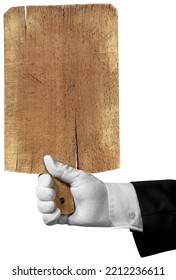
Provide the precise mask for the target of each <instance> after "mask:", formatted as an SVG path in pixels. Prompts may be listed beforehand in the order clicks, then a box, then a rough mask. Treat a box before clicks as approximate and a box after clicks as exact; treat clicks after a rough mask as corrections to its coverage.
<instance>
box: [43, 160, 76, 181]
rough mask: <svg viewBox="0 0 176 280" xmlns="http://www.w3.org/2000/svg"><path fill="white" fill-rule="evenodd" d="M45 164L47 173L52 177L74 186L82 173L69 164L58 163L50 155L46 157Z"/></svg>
mask: <svg viewBox="0 0 176 280" xmlns="http://www.w3.org/2000/svg"><path fill="white" fill-rule="evenodd" d="M44 163H45V166H46V169H47V171H48V172H49V173H50V174H51V175H52V176H54V177H56V178H58V179H60V180H61V181H63V182H65V183H68V184H72V183H73V182H74V181H75V179H76V178H77V176H78V175H79V174H80V172H81V171H80V170H77V169H75V168H73V167H71V166H69V165H67V164H63V163H62V162H59V161H56V160H55V159H53V158H52V156H50V155H46V156H44Z"/></svg>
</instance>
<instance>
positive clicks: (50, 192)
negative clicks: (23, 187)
mask: <svg viewBox="0 0 176 280" xmlns="http://www.w3.org/2000/svg"><path fill="white" fill-rule="evenodd" d="M36 196H37V198H38V199H39V200H41V201H53V200H54V199H55V197H56V192H55V190H54V189H49V188H45V187H40V186H38V187H37V189H36Z"/></svg>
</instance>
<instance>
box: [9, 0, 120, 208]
mask: <svg viewBox="0 0 176 280" xmlns="http://www.w3.org/2000/svg"><path fill="white" fill-rule="evenodd" d="M4 38H5V40H4V41H5V169H6V170H9V171H17V172H26V173H43V172H46V171H45V168H44V165H43V156H44V155H46V154H51V155H52V156H53V157H54V158H55V159H58V160H60V161H62V162H64V163H66V164H69V165H71V166H73V167H76V168H79V169H83V170H86V171H89V172H93V173H94V172H100V171H105V170H111V169H115V168H118V167H119V158H120V156H119V119H118V117H119V112H118V108H119V102H118V30H117V11H116V9H115V8H114V7H113V6H112V5H104V4H103V5H97V4H94V5H66V6H30V7H26V8H25V7H15V8H12V9H10V10H8V11H7V13H6V14H5V15H4ZM60 191H61V193H62V196H63V195H64V197H65V198H66V199H65V200H66V201H67V202H66V203H65V204H64V205H60V204H59V206H62V208H63V213H69V212H71V211H73V203H72V202H71V195H70V192H69V189H68V188H67V187H66V186H61V187H60ZM57 201H58V203H60V202H59V201H60V198H59V196H58V198H57Z"/></svg>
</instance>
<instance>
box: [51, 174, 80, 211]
mask: <svg viewBox="0 0 176 280" xmlns="http://www.w3.org/2000/svg"><path fill="white" fill-rule="evenodd" d="M53 179H54V184H53V188H54V190H55V192H56V198H55V203H56V207H57V208H59V209H60V210H61V214H62V215H69V214H72V213H73V212H74V210H75V205H74V200H73V196H72V194H71V190H70V186H69V185H68V184H66V183H64V182H62V181H60V180H59V179H58V178H55V177H54V178H53Z"/></svg>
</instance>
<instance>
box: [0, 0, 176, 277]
mask: <svg viewBox="0 0 176 280" xmlns="http://www.w3.org/2000/svg"><path fill="white" fill-rule="evenodd" d="M3 2H4V3H3ZM81 3H106V1H103V0H101V1H98V0H97V1H96V2H95V1H91V2H90V1H88V0H87V1H76V0H74V1H72V0H70V1H54V0H53V1H44V0H43V1H39V0H35V1H33V0H31V1H8V0H6V1H1V4H0V6H1V7H0V8H1V9H0V20H1V25H0V32H1V34H0V44H1V45H0V55H1V75H0V79H1V81H0V87H1V88H0V93H1V94H0V106H1V107H0V114H1V115H0V125H1V132H0V136H1V145H0V149H1V150H0V154H1V160H0V168H1V169H0V172H1V188H0V197H1V199H0V215H1V219H0V242H1V244H0V255H1V258H0V278H1V279H4V280H5V279H8V280H11V279H19V280H20V279H23V277H20V276H16V277H15V276H12V275H11V270H12V268H16V266H17V265H19V266H20V267H24V268H26V267H30V266H36V267H38V268H49V267H52V266H55V267H58V268H59V267H61V268H64V267H66V266H67V265H70V266H71V267H72V268H79V267H80V268H91V267H92V268H97V269H98V270H99V269H102V270H103V268H105V267H106V266H135V267H136V266H141V267H143V266H147V267H150V266H153V267H155V266H158V267H161V266H163V267H164V269H165V273H166V276H165V277H164V276H158V277H157V276H155V277H156V278H155V279H169V280H172V279H174V280H175V278H176V267H175V261H176V251H171V252H166V253H162V254H159V255H155V256H150V257H147V258H140V256H139V254H138V252H137V249H136V246H135V243H134V240H133V237H132V234H131V233H130V232H129V231H128V230H117V229H103V228H80V227H69V226H59V225H58V226H53V227H47V226H45V225H44V224H43V222H42V217H41V215H40V213H39V212H38V210H37V207H36V196H35V189H36V185H37V175H26V174H18V173H9V172H4V171H3V84H4V82H3V13H4V12H5V11H6V10H8V8H10V7H12V6H20V5H48V4H50V5H56V4H81ZM111 3H112V4H114V5H115V6H116V7H117V8H118V12H119V62H120V137H121V168H120V169H119V170H115V171H110V172H105V173H104V174H97V177H99V178H101V179H103V180H105V181H107V182H108V181H109V182H110V181H111V182H113V181H114V182H129V181H131V180H149V179H167V178H168V179H176V125H175V121H176V109H175V108H176V98H175V96H176V40H175V38H176V16H175V14H176V5H175V1H174V0H173V1H171V0H167V1H164V0H119V1H111ZM77 277H78V276H77ZM77 277H76V278H75V277H71V278H72V279H77ZM118 277H119V278H120V276H109V277H108V276H103V273H102V274H99V275H97V276H94V277H91V278H92V279H101V280H103V279H111V278H113V279H115V278H118ZM141 277H142V276H140V278H141ZM143 277H144V278H145V279H152V278H153V276H143ZM24 278H25V279H32V276H31V277H29V276H24ZM68 278H69V277H67V276H64V277H63V276H62V277H60V279H68ZM78 278H80V279H88V278H90V276H89V277H88V276H87V277H86V276H84V277H83V276H82V277H81V276H80V277H78ZM121 278H123V279H130V276H121ZM35 279H41V280H44V279H59V277H57V276H55V277H54V276H53V277H51V276H48V277H46V276H43V277H42V276H35ZM135 279H137V278H136V277H135Z"/></svg>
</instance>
